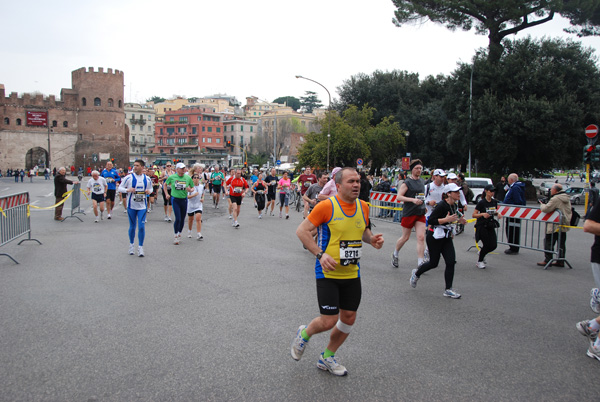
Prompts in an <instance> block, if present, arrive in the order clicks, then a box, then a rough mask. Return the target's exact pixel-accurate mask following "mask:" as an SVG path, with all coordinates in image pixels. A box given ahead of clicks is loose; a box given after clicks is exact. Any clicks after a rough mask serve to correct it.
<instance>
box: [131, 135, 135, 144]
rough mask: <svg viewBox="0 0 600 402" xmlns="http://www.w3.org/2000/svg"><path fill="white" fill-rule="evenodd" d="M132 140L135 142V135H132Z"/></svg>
mask: <svg viewBox="0 0 600 402" xmlns="http://www.w3.org/2000/svg"><path fill="white" fill-rule="evenodd" d="M131 141H133V142H134V143H135V135H132V136H131Z"/></svg>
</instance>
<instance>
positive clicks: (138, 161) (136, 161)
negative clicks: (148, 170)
mask: <svg viewBox="0 0 600 402" xmlns="http://www.w3.org/2000/svg"><path fill="white" fill-rule="evenodd" d="M133 163H139V164H140V165H142V166H146V164H145V163H144V161H143V160H141V159H136V160H135V161H133Z"/></svg>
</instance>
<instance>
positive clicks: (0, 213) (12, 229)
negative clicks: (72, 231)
mask: <svg viewBox="0 0 600 402" xmlns="http://www.w3.org/2000/svg"><path fill="white" fill-rule="evenodd" d="M25 235H27V239H23V240H21V241H20V242H19V244H21V243H23V242H24V241H36V242H38V243H39V244H42V243H41V242H40V241H39V240H37V239H32V238H31V220H30V215H29V193H19V194H13V195H7V196H4V197H0V247H2V246H4V245H5V244H7V243H10V242H11V241H13V240H16V239H18V238H19V237H21V236H25ZM0 255H5V256H7V257H8V258H10V259H11V260H13V261H14V262H15V263H16V264H18V263H19V262H18V261H17V260H15V259H14V258H12V257H11V256H10V255H8V254H6V253H1V254H0Z"/></svg>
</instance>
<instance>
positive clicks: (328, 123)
mask: <svg viewBox="0 0 600 402" xmlns="http://www.w3.org/2000/svg"><path fill="white" fill-rule="evenodd" d="M296 78H302V79H303V80H308V81H312V82H314V83H315V84H317V85H320V86H321V87H323V89H324V90H325V91H327V95H329V106H328V107H327V111H328V113H327V173H329V146H330V143H331V94H330V93H329V90H328V89H327V88H325V85H323V84H321V83H320V82H317V81H315V80H311V79H310V78H306V77H303V76H301V75H297V76H296Z"/></svg>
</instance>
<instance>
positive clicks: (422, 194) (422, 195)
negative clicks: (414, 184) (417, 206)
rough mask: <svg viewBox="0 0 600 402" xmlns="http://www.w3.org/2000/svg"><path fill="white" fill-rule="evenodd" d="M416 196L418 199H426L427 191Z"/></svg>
mask: <svg viewBox="0 0 600 402" xmlns="http://www.w3.org/2000/svg"><path fill="white" fill-rule="evenodd" d="M415 198H416V199H417V200H421V201H425V193H419V194H417V196H416V197H415Z"/></svg>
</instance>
